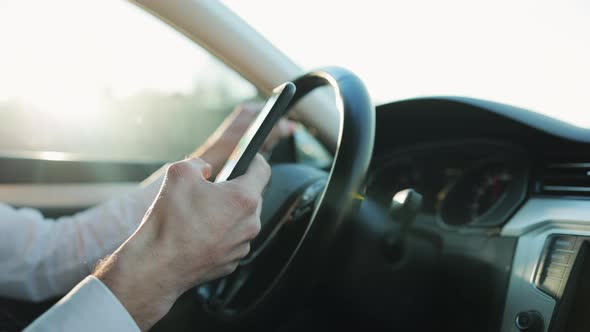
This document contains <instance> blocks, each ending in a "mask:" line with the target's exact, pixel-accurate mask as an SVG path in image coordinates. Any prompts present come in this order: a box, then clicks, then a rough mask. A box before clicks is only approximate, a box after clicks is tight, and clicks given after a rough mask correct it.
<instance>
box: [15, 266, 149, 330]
mask: <svg viewBox="0 0 590 332" xmlns="http://www.w3.org/2000/svg"><path fill="white" fill-rule="evenodd" d="M24 331H25V332H37V331H44V332H52V331H56V332H70V331H76V332H77V331H86V332H93V331H97V332H98V331H100V332H103V331H118V332H132V331H133V332H139V327H138V326H137V324H136V323H135V321H134V320H133V318H132V317H131V315H130V314H129V313H128V312H127V310H126V309H125V307H124V306H123V305H122V304H121V302H119V300H118V299H117V298H116V297H115V295H114V294H113V293H112V292H111V291H110V290H109V289H108V287H107V286H105V285H104V284H103V283H102V282H101V281H100V280H99V279H97V278H96V277H94V276H88V277H86V279H84V280H83V281H82V282H80V283H79V284H78V285H77V286H76V287H75V288H74V289H72V291H71V292H70V293H69V294H68V295H66V296H64V297H63V298H62V299H61V300H60V301H59V302H57V303H56V304H55V305H54V306H53V307H51V309H49V310H48V311H46V312H45V313H44V314H43V315H42V316H41V317H39V318H37V319H36V320H35V321H34V322H33V324H31V325H29V327H27V328H26V329H25V330H24Z"/></svg>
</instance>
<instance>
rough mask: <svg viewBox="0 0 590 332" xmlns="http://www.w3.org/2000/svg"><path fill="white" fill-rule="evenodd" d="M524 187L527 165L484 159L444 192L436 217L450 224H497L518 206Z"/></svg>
mask: <svg viewBox="0 0 590 332" xmlns="http://www.w3.org/2000/svg"><path fill="white" fill-rule="evenodd" d="M525 189H526V168H525V167H522V164H521V163H517V162H511V161H504V160H502V161H486V162H483V163H480V164H479V165H476V166H475V167H473V168H472V169H471V170H469V171H467V172H466V173H465V174H464V175H463V176H462V177H461V178H459V179H458V180H457V182H455V184H454V185H452V186H451V187H450V188H448V190H447V191H446V192H444V193H443V196H444V197H442V199H441V201H440V204H439V209H438V210H439V217H440V219H441V221H442V222H443V223H445V224H447V225H452V226H458V225H479V226H497V225H500V224H502V223H503V222H504V221H505V220H506V218H507V217H508V215H510V214H511V213H512V212H513V211H514V209H515V208H516V207H517V206H518V205H519V203H520V202H521V201H522V198H523V197H524V193H525Z"/></svg>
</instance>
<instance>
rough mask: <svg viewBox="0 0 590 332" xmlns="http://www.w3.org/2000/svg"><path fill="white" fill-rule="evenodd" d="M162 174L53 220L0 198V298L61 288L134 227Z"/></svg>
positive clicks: (49, 293) (30, 296) (37, 297)
mask: <svg viewBox="0 0 590 332" xmlns="http://www.w3.org/2000/svg"><path fill="white" fill-rule="evenodd" d="M162 169H164V168H162ZM162 174H163V172H162V171H158V172H156V173H155V174H154V175H153V176H152V177H150V179H148V180H146V181H145V182H144V185H142V186H141V187H139V188H138V189H137V190H134V191H132V192H130V193H128V194H127V195H125V196H123V197H119V198H115V199H112V200H110V201H107V202H105V203H103V204H101V205H98V206H96V207H94V208H92V209H89V210H86V211H83V212H81V213H78V214H75V215H73V216H70V217H62V218H59V219H57V220H47V219H44V217H43V216H42V215H41V213H39V211H37V210H33V209H18V210H17V209H14V208H12V207H9V206H7V205H4V204H1V203H0V266H1V267H2V268H0V297H9V298H14V299H20V300H28V301H41V300H44V299H47V298H50V297H54V296H59V295H63V294H65V293H67V292H68V291H69V290H70V289H72V287H73V286H74V285H76V284H77V283H78V282H79V281H80V280H82V279H83V278H84V277H85V276H87V275H88V274H90V272H91V270H92V268H93V267H94V265H95V264H96V263H97V261H98V260H99V259H101V258H103V257H104V256H106V255H107V254H110V253H111V252H113V250H114V249H116V248H117V247H118V246H119V245H120V244H121V243H122V242H123V241H124V240H125V239H126V238H127V237H128V236H129V235H131V233H133V231H134V230H135V229H136V228H137V226H138V225H139V223H140V222H141V220H142V218H143V215H144V214H145V212H146V210H147V208H148V207H149V205H150V204H151V203H152V201H153V199H154V198H155V196H156V195H157V193H158V190H159V188H160V185H161V182H162V178H163V175H162Z"/></svg>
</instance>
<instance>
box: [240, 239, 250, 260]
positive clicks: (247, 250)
mask: <svg viewBox="0 0 590 332" xmlns="http://www.w3.org/2000/svg"><path fill="white" fill-rule="evenodd" d="M250 249H251V248H250V242H248V243H246V244H245V245H244V252H243V254H242V257H241V258H244V257H246V256H248V254H249V253H250Z"/></svg>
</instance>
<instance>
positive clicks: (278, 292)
mask: <svg viewBox="0 0 590 332" xmlns="http://www.w3.org/2000/svg"><path fill="white" fill-rule="evenodd" d="M131 4H132V6H133V7H134V9H138V10H141V11H145V12H146V13H148V15H152V16H154V17H157V19H159V20H161V21H163V22H165V24H167V25H169V26H171V27H172V28H173V29H174V30H175V31H177V32H180V34H182V35H183V36H184V37H186V38H187V39H188V40H190V41H191V42H194V43H196V44H198V45H200V46H201V47H203V48H204V49H206V50H207V51H208V52H210V53H211V54H213V55H214V56H215V57H216V58H218V59H219V60H220V61H221V62H223V63H224V64H225V65H227V66H228V67H230V68H232V69H233V70H235V71H236V72H237V73H239V74H240V75H241V76H242V77H243V78H245V79H246V80H247V81H248V82H250V83H251V84H252V85H253V86H254V87H255V88H256V91H257V92H258V93H259V95H260V97H261V98H262V99H264V98H265V96H268V95H269V93H270V92H271V91H272V89H273V88H274V87H276V86H278V85H280V84H282V83H284V82H293V84H294V85H295V86H296V92H295V97H294V101H293V102H292V103H291V105H290V110H289V117H291V118H292V119H295V120H297V121H298V122H299V125H298V129H297V131H296V133H295V134H294V135H293V137H291V138H289V139H287V140H284V141H282V142H281V143H280V144H279V145H278V146H277V147H276V148H275V150H274V151H273V153H272V155H271V156H270V159H269V162H270V164H271V165H272V179H271V182H270V184H269V187H268V188H267V190H266V192H265V196H264V205H263V209H262V215H261V220H262V231H261V233H260V235H259V236H258V237H257V238H256V239H255V240H254V241H253V242H252V252H251V253H250V254H249V255H248V257H247V258H246V259H245V260H244V261H243V262H242V263H241V264H240V267H239V268H238V269H237V270H236V272H234V273H233V274H231V275H229V276H227V277H225V278H222V279H221V280H218V281H215V282H212V283H209V284H205V285H200V286H199V287H196V288H195V289H193V290H191V291H189V292H187V293H186V294H184V295H183V296H182V297H181V298H180V300H179V301H178V302H177V303H176V305H175V306H174V307H173V308H172V310H171V311H170V312H169V313H168V315H166V316H165V317H164V319H163V320H161V321H160V322H159V323H157V324H156V325H155V326H154V327H153V328H152V331H195V330H201V331H250V330H257V331H299V330H305V331H327V330H329V331H332V330H338V329H340V330H345V331H354V330H360V331H367V330H368V331H502V332H516V331H539V332H541V331H543V332H545V331H551V332H560V331H564V332H574V331H588V330H589V329H590V318H588V308H590V302H589V301H590V287H589V286H590V283H589V282H587V280H589V278H590V252H589V244H590V242H589V241H590V130H589V129H586V128H582V127H580V126H576V125H575V124H572V123H569V122H566V121H564V120H561V119H558V118H555V117H551V116H549V115H543V114H541V113H538V112H537V111H535V110H529V109H525V108H520V107H516V106H511V105H509V104H505V103H501V102H496V101H491V100H483V99H478V98H473V97H471V96H423V97H416V98H410V99H403V100H397V101H392V102H384V103H375V102H374V100H373V99H372V98H371V96H370V94H369V90H368V88H367V86H366V85H365V83H364V80H363V77H362V76H360V75H357V74H355V73H354V72H353V71H352V70H350V69H349V68H343V67H340V66H338V65H339V64H338V63H333V64H330V65H334V66H326V67H321V68H316V69H313V70H304V69H303V68H300V67H299V66H298V65H296V64H295V63H294V62H293V61H291V60H290V59H289V58H288V55H287V54H285V53H283V52H282V51H281V50H279V49H278V48H277V47H275V46H274V45H273V44H272V43H271V42H269V41H268V40H267V39H265V37H264V36H263V35H262V34H261V33H259V32H258V31H257V30H255V29H254V28H253V27H251V26H250V25H249V24H248V23H247V22H246V21H245V20H244V19H242V18H240V17H239V16H238V15H237V14H236V13H234V12H233V11H231V10H230V9H229V8H227V7H226V6H225V5H224V4H223V3H221V2H217V1H200V0H192V1H182V0H174V1H166V2H164V1H155V0H134V1H131ZM244 49H247V50H248V51H247V52H243V51H241V50H244ZM375 104H377V105H375ZM56 156H57V157H56ZM164 162H165V160H160V161H158V160H148V161H129V160H97V159H92V158H80V157H77V156H76V154H68V153H62V154H58V155H55V154H48V153H45V154H43V153H31V154H26V153H12V154H10V153H7V154H2V155H1V156H0V170H1V172H0V200H1V201H2V202H5V203H7V204H11V205H13V206H16V207H33V208H37V209H39V210H40V211H42V213H43V214H44V215H45V216H46V217H48V218H58V217H59V216H63V215H70V214H73V213H76V212H78V211H81V210H83V209H86V208H88V207H90V206H92V205H95V204H98V203H100V202H102V201H104V200H105V199H108V198H110V197H113V196H116V195H118V194H120V193H123V192H125V191H126V190H129V189H130V188H133V186H135V185H137V183H139V182H140V181H142V180H143V179H145V178H146V177H147V176H149V175H150V174H151V173H152V172H154V171H155V170H157V169H158V168H160V167H161V166H162V165H163V163H164ZM145 278H150V276H145ZM57 300H59V299H57V298H56V299H51V300H48V301H44V302H42V303H30V302H24V301H17V300H14V299H1V300H0V308H1V310H0V311H1V312H3V315H6V316H7V317H9V318H10V319H11V320H16V321H18V322H21V323H23V324H25V325H26V324H27V323H30V322H31V321H33V320H34V319H35V318H36V317H38V316H39V315H40V314H41V313H42V312H44V311H45V310H47V309H48V308H49V307H50V306H51V305H52V304H53V303H55V302H56V301H57ZM0 330H1V328H0Z"/></svg>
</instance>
